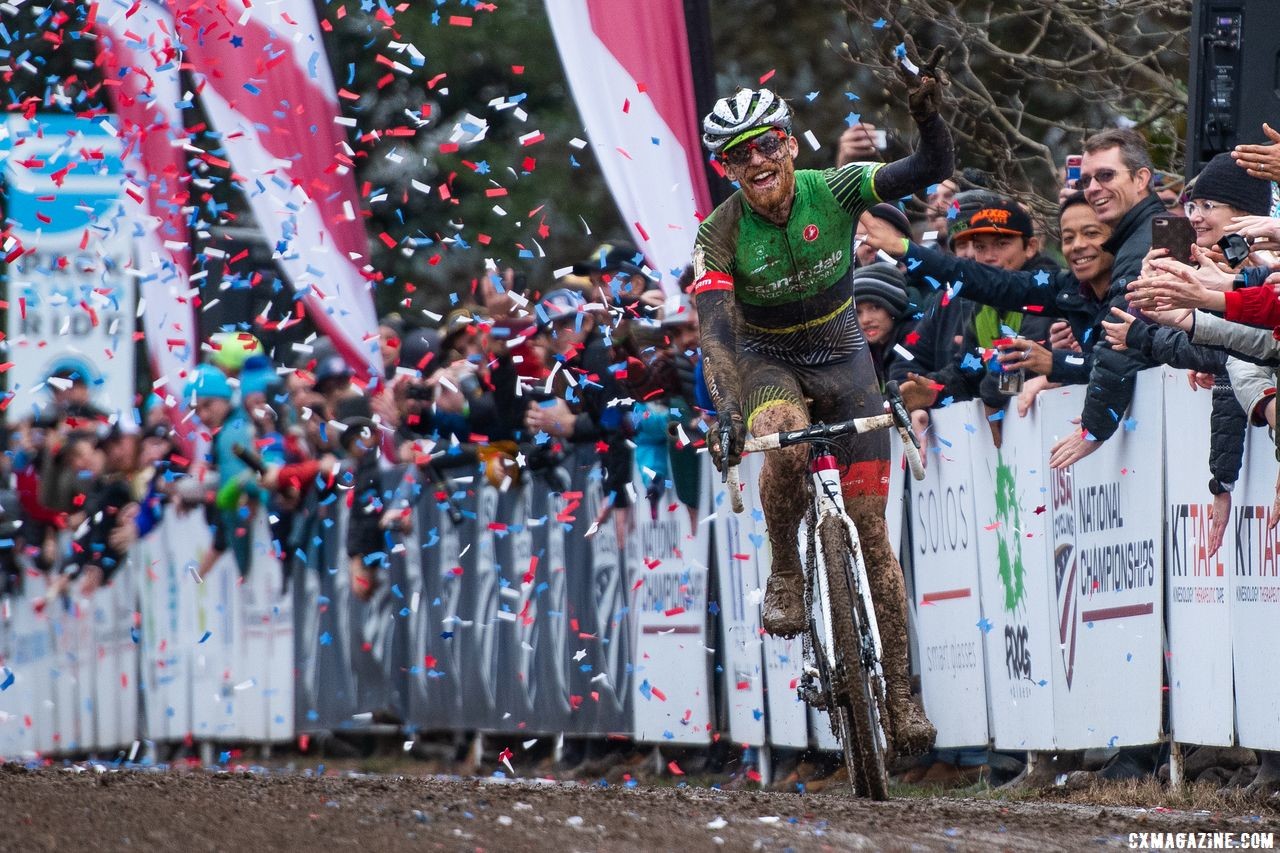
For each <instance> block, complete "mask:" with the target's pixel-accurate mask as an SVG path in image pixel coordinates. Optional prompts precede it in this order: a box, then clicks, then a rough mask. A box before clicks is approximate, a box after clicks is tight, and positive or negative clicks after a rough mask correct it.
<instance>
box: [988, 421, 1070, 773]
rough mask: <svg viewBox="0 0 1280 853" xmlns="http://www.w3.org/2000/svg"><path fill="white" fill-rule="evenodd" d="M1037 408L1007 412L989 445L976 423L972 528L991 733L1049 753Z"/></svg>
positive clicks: (1048, 581)
mask: <svg viewBox="0 0 1280 853" xmlns="http://www.w3.org/2000/svg"><path fill="white" fill-rule="evenodd" d="M1041 420H1042V418H1041V415H1040V411H1039V407H1038V406H1034V407H1032V409H1031V410H1030V412H1028V414H1027V417H1025V418H1020V417H1018V415H1017V412H1016V411H1012V407H1011V410H1010V411H1006V412H1005V416H1004V418H1003V419H1002V421H1001V432H1002V442H1001V446H1000V448H999V449H997V448H996V447H995V444H994V441H993V439H992V434H991V430H990V428H988V427H987V425H986V424H983V425H982V427H981V428H979V429H976V430H975V431H974V433H973V434H972V435H971V437H970V442H969V446H970V449H971V450H972V458H973V469H974V470H973V484H974V511H975V513H976V518H975V521H974V526H975V528H976V533H975V535H976V536H977V539H978V563H979V566H980V586H981V588H982V619H981V621H980V622H979V623H978V629H979V631H980V632H981V635H982V637H983V644H984V647H985V648H986V652H987V685H988V688H987V689H988V696H989V705H990V714H991V735H992V739H993V741H994V743H995V745H996V747H997V748H998V749H1009V750H1024V749H1045V750H1048V749H1053V746H1054V742H1053V674H1052V672H1051V671H1050V670H1051V656H1052V655H1055V654H1057V649H1058V641H1057V633H1058V632H1057V621H1056V620H1055V619H1054V618H1053V607H1052V601H1053V593H1052V590H1053V568H1052V567H1053V562H1052V560H1051V559H1050V553H1049V545H1048V537H1049V525H1048V519H1049V513H1048V512H1047V511H1046V505H1047V504H1048V497H1047V495H1046V494H1045V487H1044V485H1043V484H1044V481H1045V470H1046V468H1047V465H1048V461H1047V460H1048V453H1047V451H1046V449H1045V445H1044V436H1043V434H1042V433H1043V429H1042V427H1041Z"/></svg>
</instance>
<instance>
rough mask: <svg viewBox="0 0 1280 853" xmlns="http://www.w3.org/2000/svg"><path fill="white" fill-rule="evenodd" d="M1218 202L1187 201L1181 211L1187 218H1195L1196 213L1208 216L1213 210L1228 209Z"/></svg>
mask: <svg viewBox="0 0 1280 853" xmlns="http://www.w3.org/2000/svg"><path fill="white" fill-rule="evenodd" d="M1228 206H1229V205H1225V204H1223V203H1222V202H1220V201H1189V202H1187V203H1186V204H1184V205H1183V206H1182V210H1183V212H1184V213H1186V214H1187V216H1188V217H1192V216H1195V215H1196V214H1197V213H1199V214H1201V215H1203V216H1208V215H1209V214H1211V213H1213V212H1214V211H1215V210H1219V209H1221V208H1225V207H1228Z"/></svg>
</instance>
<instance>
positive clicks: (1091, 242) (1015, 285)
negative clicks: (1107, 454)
mask: <svg viewBox="0 0 1280 853" xmlns="http://www.w3.org/2000/svg"><path fill="white" fill-rule="evenodd" d="M1059 226H1060V228H1061V231H1062V247H1063V252H1064V254H1065V255H1066V258H1067V263H1068V266H1069V269H1068V270H1063V271H1057V270H1055V271H1053V272H1049V271H1035V272H1032V271H1024V270H1016V271H1015V270H1009V269H1007V268H1004V267H996V266H991V265H984V264H980V263H978V262H977V261H976V260H965V259H961V258H956V257H952V256H949V255H946V254H943V253H941V252H938V251H936V250H933V249H927V248H924V247H921V246H916V245H915V244H911V243H905V244H904V243H903V241H902V240H901V239H900V238H899V237H898V236H897V234H896V233H894V232H893V231H892V230H890V229H888V228H883V227H882V228H878V229H875V230H873V231H872V232H871V233H869V235H868V242H869V243H871V244H873V245H875V246H877V247H879V248H882V249H883V250H884V251H887V252H889V253H890V254H891V255H893V256H895V257H901V258H902V259H904V260H906V261H907V262H908V263H910V264H911V265H912V266H913V267H914V272H915V273H916V274H917V275H922V276H929V277H932V278H934V279H935V280H938V281H952V282H962V283H963V284H962V287H961V293H963V294H964V296H965V298H968V299H971V300H973V301H974V302H975V303H984V304H991V305H995V306H997V307H1000V308H1005V309H1014V308H1024V307H1025V308H1030V309H1032V310H1033V311H1035V312H1037V313H1039V314H1041V315H1042V316H1044V317H1060V318H1063V319H1064V320H1066V321H1067V322H1068V323H1069V324H1070V328H1071V332H1072V333H1073V335H1072V337H1073V338H1074V339H1078V340H1080V341H1083V345H1082V346H1083V352H1077V351H1075V350H1073V349H1067V348H1057V347H1055V348H1052V349H1048V348H1045V347H1044V346H1042V345H1040V344H1037V343H1035V342H1033V341H1031V340H1019V341H1018V342H1017V343H1016V345H1015V346H1013V347H1010V348H1007V349H1009V351H1008V352H1006V353H1005V354H1002V355H1001V356H1000V358H1001V360H1002V361H1004V362H1007V363H1009V364H1014V363H1015V359H1016V363H1017V364H1019V365H1025V367H1026V369H1028V370H1031V371H1032V372H1034V373H1036V374H1039V375H1041V376H1044V377H1045V380H1046V382H1045V383H1033V384H1032V387H1031V389H1030V390H1029V392H1028V393H1026V394H1023V395H1021V396H1020V397H1019V406H1018V408H1019V412H1020V414H1025V413H1026V411H1027V408H1028V406H1029V405H1030V402H1031V399H1033V398H1034V395H1035V393H1036V392H1037V391H1039V390H1043V388H1044V387H1047V384H1046V383H1054V384H1080V383H1083V382H1085V381H1087V380H1088V376H1089V366H1090V353H1091V351H1092V349H1093V347H1094V345H1095V344H1096V343H1097V342H1098V341H1100V340H1101V339H1102V321H1103V319H1105V318H1106V317H1107V316H1108V314H1107V312H1108V310H1109V301H1108V299H1107V296H1108V294H1109V293H1110V284H1111V264H1112V256H1111V254H1110V253H1109V252H1107V251H1106V250H1105V249H1103V244H1104V243H1105V242H1106V240H1107V239H1108V238H1109V236H1110V234H1111V228H1110V227H1109V226H1107V225H1105V224H1104V223H1102V222H1101V221H1099V219H1098V218H1097V215H1096V214H1095V213H1094V212H1093V208H1092V207H1091V206H1090V205H1089V204H1088V202H1087V201H1085V198H1084V196H1083V195H1082V194H1080V193H1076V194H1075V195H1072V196H1069V197H1068V198H1067V200H1066V201H1065V202H1064V205H1063V207H1062V209H1061V211H1060V214H1059ZM967 227H968V226H967V225H965V226H962V233H963V229H964V228H967ZM959 244H960V246H961V247H962V248H963V247H964V246H966V245H967V244H966V241H963V240H962V241H959ZM1014 350H1016V352H1014Z"/></svg>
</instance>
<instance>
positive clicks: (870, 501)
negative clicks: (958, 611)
mask: <svg viewBox="0 0 1280 853" xmlns="http://www.w3.org/2000/svg"><path fill="white" fill-rule="evenodd" d="M844 503H845V508H846V509H847V510H848V511H849V515H850V516H851V517H852V518H853V522H854V524H855V525H857V528H858V538H859V539H861V540H862V556H863V559H864V560H865V561H866V565H867V574H868V575H870V580H871V598H872V601H873V602H874V603H875V609H876V623H877V625H878V626H879V628H880V645H881V649H882V664H883V666H884V678H885V691H886V693H887V694H888V696H887V698H888V701H889V716H890V718H891V722H892V724H893V743H894V746H895V747H896V749H897V750H898V752H899V753H900V754H904V755H920V754H922V753H925V752H928V751H929V750H930V749H932V748H933V741H934V738H935V737H936V736H937V731H936V730H935V729H934V727H933V724H932V723H930V722H929V719H928V717H926V716H925V714H924V711H923V710H921V709H920V707H919V706H918V705H916V703H915V702H913V701H912V700H911V669H910V667H909V666H908V663H907V648H908V643H907V593H906V585H905V583H904V581H903V577H902V567H901V566H900V565H898V558H897V555H896V552H895V550H894V548H893V546H892V545H891V544H890V542H889V530H888V527H887V526H886V524H885V520H884V508H885V498H884V497H883V496H881V495H878V494H865V493H864V494H849V493H848V491H846V495H845V499H844Z"/></svg>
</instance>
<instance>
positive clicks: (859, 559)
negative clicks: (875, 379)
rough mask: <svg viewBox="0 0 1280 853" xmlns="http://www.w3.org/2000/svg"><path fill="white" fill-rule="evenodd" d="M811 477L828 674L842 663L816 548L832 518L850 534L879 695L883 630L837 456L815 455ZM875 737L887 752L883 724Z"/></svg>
mask: <svg viewBox="0 0 1280 853" xmlns="http://www.w3.org/2000/svg"><path fill="white" fill-rule="evenodd" d="M809 477H810V483H811V487H812V492H813V501H814V524H813V527H812V529H811V530H809V531H808V534H809V538H810V539H812V540H813V541H814V545H815V547H814V548H813V553H814V554H815V555H816V560H815V563H816V564H815V565H813V566H811V567H810V577H809V581H810V583H812V584H814V587H815V589H817V590H818V593H819V595H818V598H819V600H820V602H821V605H820V606H821V611H822V637H821V640H822V651H823V652H825V654H826V657H827V659H826V661H824V663H825V664H826V672H827V673H830V672H834V671H835V668H836V666H837V665H838V663H839V662H838V661H837V660H836V655H835V636H834V631H833V620H834V619H835V618H837V617H836V615H835V614H833V613H832V612H831V592H830V588H829V586H828V584H829V575H828V572H827V567H826V565H825V563H824V560H823V554H822V548H821V547H816V546H817V544H818V543H817V537H818V528H819V526H820V525H821V524H822V521H823V520H824V519H828V518H830V519H837V520H838V521H840V523H841V524H842V525H843V526H844V528H845V530H846V531H848V534H849V546H850V551H851V556H852V558H853V571H854V576H853V578H852V579H851V580H852V586H853V588H852V589H850V590H849V592H850V598H852V597H854V596H857V597H858V598H860V599H861V600H862V604H863V610H864V612H865V613H866V614H867V618H866V622H865V624H864V623H863V622H862V621H861V620H855V624H856V627H857V628H858V629H859V631H858V633H859V638H860V639H861V641H862V646H863V647H862V663H863V666H864V667H865V669H866V671H867V672H868V673H869V674H870V676H871V677H872V678H874V679H877V680H878V681H879V682H880V691H881V692H883V690H884V670H883V667H882V666H881V662H880V656H881V645H880V627H879V625H877V624H876V612H875V606H874V604H873V602H872V599H871V583H870V579H869V578H868V576H867V565H866V561H865V560H864V559H863V556H862V541H861V539H859V537H858V528H857V525H855V524H854V523H853V519H851V518H850V517H849V514H848V513H847V512H846V511H845V508H844V497H843V495H842V493H841V489H840V467H839V464H838V463H837V461H836V458H835V456H833V455H831V453H829V452H826V451H822V452H817V453H814V454H813V455H812V456H811V457H810V460H809ZM846 618H853V614H849V615H848V617H846ZM813 651H814V654H817V651H816V650H813ZM829 678H830V676H829V675H827V674H825V673H824V682H825V681H827V680H828V679H829ZM824 687H825V688H826V689H830V687H829V685H827V684H824ZM875 737H876V740H877V742H878V744H879V747H880V749H881V750H882V751H883V750H885V749H887V748H888V739H887V737H886V735H885V730H884V722H883V721H880V724H879V725H877V726H876V727H875Z"/></svg>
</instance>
